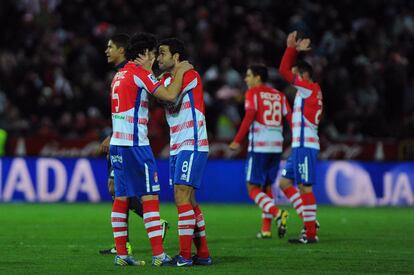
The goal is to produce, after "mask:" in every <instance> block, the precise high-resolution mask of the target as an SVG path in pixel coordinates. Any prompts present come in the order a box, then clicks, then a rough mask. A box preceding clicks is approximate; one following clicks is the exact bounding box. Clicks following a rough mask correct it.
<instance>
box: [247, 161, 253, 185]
mask: <svg viewBox="0 0 414 275" xmlns="http://www.w3.org/2000/svg"><path fill="white" fill-rule="evenodd" d="M252 164H253V157H250V158H249V161H248V163H247V173H246V174H247V175H246V181H247V182H249V181H250V178H251V176H252Z"/></svg>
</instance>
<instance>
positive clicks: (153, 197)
mask: <svg viewBox="0 0 414 275" xmlns="http://www.w3.org/2000/svg"><path fill="white" fill-rule="evenodd" d="M141 200H142V201H151V200H158V195H145V196H142V197H141Z"/></svg>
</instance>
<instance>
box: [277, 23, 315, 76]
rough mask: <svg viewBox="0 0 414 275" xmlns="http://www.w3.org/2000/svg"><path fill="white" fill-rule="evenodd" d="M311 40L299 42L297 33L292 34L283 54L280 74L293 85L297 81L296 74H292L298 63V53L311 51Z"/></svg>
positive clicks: (306, 39) (288, 38)
mask: <svg viewBox="0 0 414 275" xmlns="http://www.w3.org/2000/svg"><path fill="white" fill-rule="evenodd" d="M310 42H311V41H310V39H308V38H305V39H299V40H297V32H296V31H294V32H291V33H290V34H289V35H288V37H287V40H286V46H287V48H286V50H285V53H284V54H283V57H282V61H281V62H280V66H279V72H280V74H281V75H282V77H283V78H284V79H285V80H286V81H288V82H290V83H292V82H293V81H294V79H295V74H294V73H293V72H292V67H293V65H294V63H295V61H296V56H297V53H298V52H302V51H309V50H311V48H310V47H309V46H310Z"/></svg>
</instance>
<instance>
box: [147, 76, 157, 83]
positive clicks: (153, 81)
mask: <svg viewBox="0 0 414 275" xmlns="http://www.w3.org/2000/svg"><path fill="white" fill-rule="evenodd" d="M148 79H149V80H151V82H152V84H154V85H155V84H157V82H158V79H157V78H156V77H155V76H154V75H153V74H149V75H148Z"/></svg>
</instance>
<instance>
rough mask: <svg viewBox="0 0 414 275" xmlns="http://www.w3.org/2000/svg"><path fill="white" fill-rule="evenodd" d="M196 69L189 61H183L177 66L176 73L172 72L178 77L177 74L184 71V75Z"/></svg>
mask: <svg viewBox="0 0 414 275" xmlns="http://www.w3.org/2000/svg"><path fill="white" fill-rule="evenodd" d="M191 69H194V66H193V65H192V64H191V63H190V62H188V61H187V60H184V61H181V62H180V63H178V64H177V66H175V68H174V71H173V72H172V74H173V75H176V74H177V72H179V71H182V72H183V73H185V72H187V71H189V70H191Z"/></svg>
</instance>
